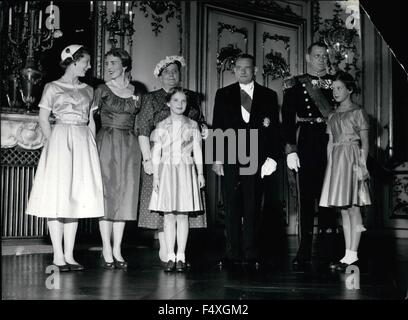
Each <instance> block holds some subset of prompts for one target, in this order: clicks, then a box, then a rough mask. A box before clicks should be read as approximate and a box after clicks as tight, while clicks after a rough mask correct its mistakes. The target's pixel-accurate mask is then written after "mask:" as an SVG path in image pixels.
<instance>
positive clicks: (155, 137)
mask: <svg viewBox="0 0 408 320" xmlns="http://www.w3.org/2000/svg"><path fill="white" fill-rule="evenodd" d="M165 134H166V129H165V128H164V126H163V125H162V124H161V123H158V124H157V126H156V128H155V129H154V130H153V131H152V133H151V134H150V141H151V142H154V143H156V142H163V136H164V135H165Z"/></svg>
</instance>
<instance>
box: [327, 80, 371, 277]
mask: <svg viewBox="0 0 408 320" xmlns="http://www.w3.org/2000/svg"><path fill="white" fill-rule="evenodd" d="M355 90H356V85H355V81H354V79H353V77H352V76H351V75H350V74H348V73H345V72H340V73H338V74H337V75H336V79H335V81H334V82H333V97H334V99H335V101H336V102H337V103H338V107H337V109H336V110H335V111H334V112H333V113H331V114H330V115H329V118H328V121H327V133H328V134H329V143H328V146H327V156H328V162H327V168H326V173H325V178H324V182H323V189H322V194H321V198H320V204H319V205H320V206H322V207H338V208H340V209H341V215H342V223H343V232H344V241H345V248H346V252H345V255H344V257H343V258H342V259H341V260H340V263H339V264H337V267H336V269H337V270H344V269H345V268H346V267H347V266H349V265H351V264H356V263H357V261H358V255H357V251H358V246H359V243H360V237H361V232H363V231H365V230H366V229H365V228H364V226H363V223H362V217H361V212H360V208H361V207H363V206H366V205H370V204H371V200H370V194H369V189H368V179H369V174H368V171H367V166H366V161H367V156H368V129H369V123H368V116H367V114H366V112H365V111H364V110H363V109H362V108H360V107H359V106H357V105H356V104H354V103H353V102H352V100H351V95H352V93H353V92H355Z"/></svg>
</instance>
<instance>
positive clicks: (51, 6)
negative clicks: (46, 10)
mask: <svg viewBox="0 0 408 320" xmlns="http://www.w3.org/2000/svg"><path fill="white" fill-rule="evenodd" d="M53 11H54V4H53V1H51V2H50V14H53Z"/></svg>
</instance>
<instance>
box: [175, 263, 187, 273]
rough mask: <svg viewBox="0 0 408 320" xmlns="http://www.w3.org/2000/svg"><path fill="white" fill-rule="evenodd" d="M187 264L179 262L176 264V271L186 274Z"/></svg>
mask: <svg viewBox="0 0 408 320" xmlns="http://www.w3.org/2000/svg"><path fill="white" fill-rule="evenodd" d="M186 270H187V264H186V263H185V262H183V261H177V263H176V271H177V272H186Z"/></svg>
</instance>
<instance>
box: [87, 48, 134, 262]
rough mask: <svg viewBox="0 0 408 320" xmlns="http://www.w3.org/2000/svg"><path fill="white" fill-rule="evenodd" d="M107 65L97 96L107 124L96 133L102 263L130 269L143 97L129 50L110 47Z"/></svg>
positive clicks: (96, 98) (106, 58) (103, 121)
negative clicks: (127, 234) (129, 228)
mask: <svg viewBox="0 0 408 320" xmlns="http://www.w3.org/2000/svg"><path fill="white" fill-rule="evenodd" d="M105 66H106V70H107V72H108V74H109V75H110V77H111V80H110V81H108V82H106V83H105V84H101V85H99V86H98V88H97V89H96V90H95V97H94V106H95V107H98V113H99V114H100V117H101V123H102V127H101V129H100V130H99V132H98V134H97V137H96V143H97V146H98V150H99V155H100V162H101V170H102V180H103V187H104V202H105V216H104V217H102V218H101V219H100V221H99V229H100V232H101V238H102V244H103V249H102V255H101V264H102V266H103V267H104V268H105V269H114V268H118V269H126V267H127V262H126V261H125V260H124V259H123V257H122V253H121V243H122V238H123V231H124V228H125V223H126V221H135V220H136V219H137V209H138V203H139V185H140V170H141V152H140V147H139V142H138V139H137V129H136V126H135V124H136V122H135V118H136V114H137V113H138V112H139V111H140V100H141V98H140V96H139V95H135V87H134V86H133V85H132V84H130V80H129V76H128V75H129V72H130V70H131V68H132V60H131V57H130V55H129V53H127V52H126V51H125V50H122V49H112V50H110V51H109V52H107V53H106V55H105ZM112 233H113V247H112V245H111V234H112Z"/></svg>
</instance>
